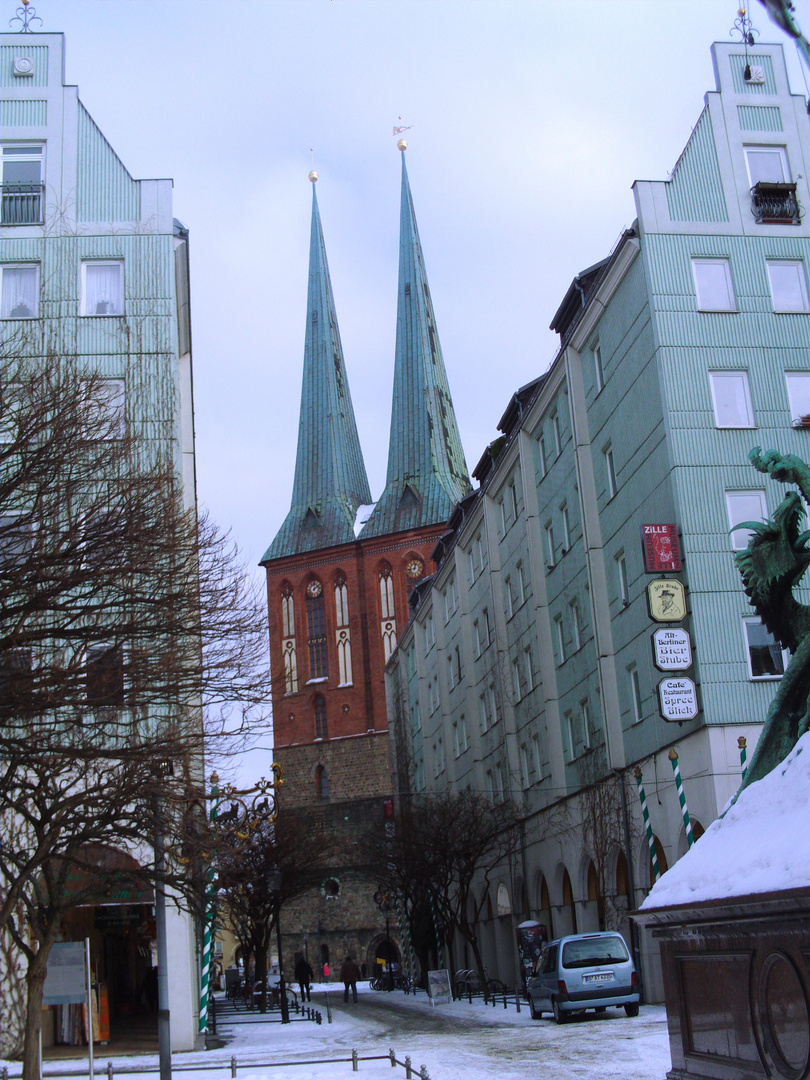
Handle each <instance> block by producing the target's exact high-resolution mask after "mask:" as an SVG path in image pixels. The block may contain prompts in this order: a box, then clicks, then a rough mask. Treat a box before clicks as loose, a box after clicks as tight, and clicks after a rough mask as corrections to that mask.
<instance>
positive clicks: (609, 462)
mask: <svg viewBox="0 0 810 1080" xmlns="http://www.w3.org/2000/svg"><path fill="white" fill-rule="evenodd" d="M602 456H603V457H604V459H605V476H606V477H607V493H608V499H612V498H614V497H615V495H616V492H617V491H618V490H619V485H618V483H617V482H616V462H615V461H614V459H613V447H612V446H611V445H610V443H608V445H607V446H606V447H605V449H604V450H603V451H602Z"/></svg>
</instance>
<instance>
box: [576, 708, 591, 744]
mask: <svg viewBox="0 0 810 1080" xmlns="http://www.w3.org/2000/svg"><path fill="white" fill-rule="evenodd" d="M579 719H580V721H581V723H582V745H583V747H584V748H585V749H586V750H590V748H591V707H590V705H589V704H588V699H587V698H583V699H582V701H580V703H579Z"/></svg>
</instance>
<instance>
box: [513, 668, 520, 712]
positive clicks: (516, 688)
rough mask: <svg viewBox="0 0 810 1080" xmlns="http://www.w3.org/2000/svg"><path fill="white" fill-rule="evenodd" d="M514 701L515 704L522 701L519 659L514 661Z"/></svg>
mask: <svg viewBox="0 0 810 1080" xmlns="http://www.w3.org/2000/svg"><path fill="white" fill-rule="evenodd" d="M512 700H513V701H514V702H515V704H517V703H518V702H519V701H520V660H519V658H518V657H515V659H514V660H513V661H512Z"/></svg>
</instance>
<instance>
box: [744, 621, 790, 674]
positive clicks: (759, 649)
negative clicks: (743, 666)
mask: <svg viewBox="0 0 810 1080" xmlns="http://www.w3.org/2000/svg"><path fill="white" fill-rule="evenodd" d="M743 629H744V631H745V644H746V647H747V651H748V676H749V678H751V679H779V678H781V677H782V676H783V675H784V673H785V668H786V667H787V664H788V660H789V656H788V654H787V652H786V651H783V649H782V647H781V645H780V644H779V642H778V641H777V640H776V639H775V638H774V636H773V634H771V632H770V630H768V628H767V627H766V626H764V625H763V623H762V620H761V619H758V618H748V617H746V618H744V619H743Z"/></svg>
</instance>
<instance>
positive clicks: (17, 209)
mask: <svg viewBox="0 0 810 1080" xmlns="http://www.w3.org/2000/svg"><path fill="white" fill-rule="evenodd" d="M44 194H45V185H44V184H21V183H16V184H14V183H4V184H3V185H2V213H0V224H3V225H41V224H42V211H43V207H44V205H45V199H44Z"/></svg>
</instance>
